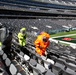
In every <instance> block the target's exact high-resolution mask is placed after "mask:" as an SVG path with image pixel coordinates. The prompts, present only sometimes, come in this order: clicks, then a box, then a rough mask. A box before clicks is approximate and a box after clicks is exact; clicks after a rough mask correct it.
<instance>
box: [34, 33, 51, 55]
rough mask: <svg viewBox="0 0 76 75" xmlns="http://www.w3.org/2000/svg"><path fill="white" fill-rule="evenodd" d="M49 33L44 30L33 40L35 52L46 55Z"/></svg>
mask: <svg viewBox="0 0 76 75" xmlns="http://www.w3.org/2000/svg"><path fill="white" fill-rule="evenodd" d="M49 38H50V35H49V34H48V33H46V32H42V33H41V34H40V35H39V36H38V37H37V39H36V40H35V42H34V44H35V47H36V52H37V53H38V54H39V55H41V56H45V55H47V51H46V49H47V48H48V47H49V45H50V41H49Z"/></svg>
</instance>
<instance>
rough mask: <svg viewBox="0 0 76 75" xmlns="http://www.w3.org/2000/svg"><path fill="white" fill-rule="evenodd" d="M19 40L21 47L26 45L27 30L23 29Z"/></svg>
mask: <svg viewBox="0 0 76 75" xmlns="http://www.w3.org/2000/svg"><path fill="white" fill-rule="evenodd" d="M18 40H19V44H20V46H25V45H26V28H21V29H20V32H19V33H18Z"/></svg>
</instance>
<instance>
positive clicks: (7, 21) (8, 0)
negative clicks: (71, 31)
mask: <svg viewBox="0 0 76 75" xmlns="http://www.w3.org/2000/svg"><path fill="white" fill-rule="evenodd" d="M0 10H2V11H1V12H0V15H3V16H6V18H3V17H1V18H0V24H3V25H4V27H6V28H7V29H10V28H11V30H12V32H13V40H12V47H11V52H10V55H11V57H10V56H9V55H8V54H7V53H6V52H5V51H4V47H5V46H2V48H0V67H1V66H2V68H3V67H4V69H0V73H3V72H5V74H4V75H76V49H73V48H72V47H70V46H65V45H62V44H60V43H55V42H52V41H51V45H50V47H49V48H48V49H47V52H48V54H47V56H40V55H38V54H37V53H36V52H35V46H34V41H35V39H36V37H37V35H38V33H39V32H41V31H46V32H50V31H52V30H55V31H56V30H60V29H62V30H63V29H64V28H65V27H73V28H75V27H76V22H75V21H76V20H74V19H73V20H72V19H69V20H67V19H54V18H52V19H46V18H43V19H42V18H37V17H39V16H41V17H42V16H45V13H46V14H47V15H48V16H50V14H51V15H52V13H54V14H53V15H52V17H53V16H54V15H55V17H57V16H56V14H59V15H58V16H61V14H63V15H62V17H63V16H64V15H68V14H69V15H71V16H73V17H75V16H74V15H76V14H75V12H76V1H73V0H69V1H68V0H41V1H40V0H26V1H25V0H1V1H0ZM5 10H7V12H5ZM8 10H11V11H12V10H13V11H12V12H11V13H9V12H8ZM26 10H30V11H33V12H32V13H31V15H30V14H29V13H28V12H27V11H26ZM14 11H16V12H14ZM19 12H20V13H19ZM36 12H38V14H37V13H36ZM50 12H51V13H50ZM24 13H25V14H24ZM26 13H27V14H26ZM39 13H43V14H44V15H42V14H39ZM48 13H50V14H48ZM7 16H15V17H14V18H12V19H11V18H10V17H9V18H8V17H7ZM18 16H19V17H23V16H29V17H30V16H37V17H36V18H35V19H31V17H30V19H29V18H28V19H25V18H19V17H18ZM48 16H46V17H48ZM67 17H68V16H67ZM22 27H26V29H27V34H28V37H27V45H26V47H24V49H25V50H26V51H24V50H22V49H21V48H20V45H19V43H18V38H17V34H18V32H19V30H20V29H21V28H22ZM3 64H4V65H3Z"/></svg>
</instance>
